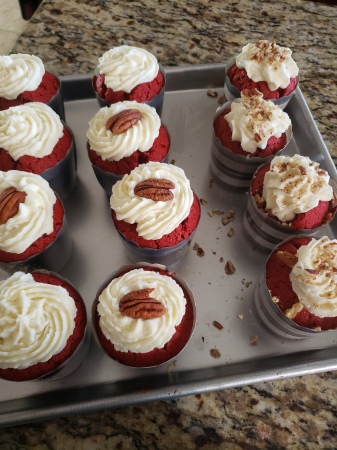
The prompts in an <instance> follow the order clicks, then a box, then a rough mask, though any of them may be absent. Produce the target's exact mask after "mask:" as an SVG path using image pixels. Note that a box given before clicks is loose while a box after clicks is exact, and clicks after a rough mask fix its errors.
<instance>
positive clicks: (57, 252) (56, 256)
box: [0, 207, 72, 274]
mask: <svg viewBox="0 0 337 450" xmlns="http://www.w3.org/2000/svg"><path fill="white" fill-rule="evenodd" d="M63 209H64V207H63ZM71 251H72V239H71V236H70V231H69V227H68V223H67V218H66V215H65V210H64V215H63V224H62V227H61V229H60V231H59V232H58V234H57V236H56V238H55V239H54V241H53V242H51V243H50V244H49V245H47V247H45V248H44V249H43V250H42V252H40V253H38V254H37V255H33V256H30V257H29V258H27V259H24V260H21V261H13V262H8V263H6V262H0V268H1V269H3V270H4V271H5V272H7V273H9V274H13V273H14V272H16V271H18V270H21V271H23V272H27V271H32V270H37V269H46V270H50V271H52V272H59V271H61V270H62V269H63V268H64V266H65V265H66V264H67V262H68V260H69V258H70V255H71Z"/></svg>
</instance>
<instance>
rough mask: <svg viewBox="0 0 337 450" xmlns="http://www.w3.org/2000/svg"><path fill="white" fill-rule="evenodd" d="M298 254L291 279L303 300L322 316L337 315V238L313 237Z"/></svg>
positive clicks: (312, 310)
mask: <svg viewBox="0 0 337 450" xmlns="http://www.w3.org/2000/svg"><path fill="white" fill-rule="evenodd" d="M296 256H297V263H296V264H295V265H294V267H293V268H292V270H291V273H290V281H291V284H292V288H293V291H294V292H295V294H296V295H297V297H298V299H299V301H300V302H301V303H302V304H303V305H304V307H305V308H306V309H307V310H308V311H309V312H311V313H312V314H315V315H316V316H318V317H335V316H337V240H336V239H332V240H330V239H329V238H328V237H327V236H324V237H322V238H320V239H311V241H310V242H309V243H308V244H306V245H302V246H301V247H300V248H299V249H298V250H297V254H296Z"/></svg>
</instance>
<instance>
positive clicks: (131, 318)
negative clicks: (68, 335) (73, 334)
mask: <svg viewBox="0 0 337 450" xmlns="http://www.w3.org/2000/svg"><path fill="white" fill-rule="evenodd" d="M195 322H196V312H195V303H194V297H193V294H192V292H191V291H190V289H189V288H188V286H187V285H186V283H185V282H184V281H183V280H182V279H180V278H179V276H178V275H176V274H172V273H170V272H168V271H167V270H166V268H165V267H163V266H159V265H150V264H144V263H140V264H137V265H132V266H131V265H130V266H124V267H121V268H120V269H119V270H118V271H117V272H115V273H114V274H112V275H111V276H109V277H108V279H107V280H106V281H105V282H104V283H103V285H102V286H101V287H100V288H99V290H98V292H97V296H96V299H95V301H94V303H93V307H92V323H93V328H94V331H95V334H96V338H97V341H98V343H99V345H100V346H101V347H102V348H103V350H104V351H105V352H106V353H107V354H108V355H109V357H111V358H112V359H114V360H116V361H118V362H120V363H121V364H124V365H127V366H130V367H154V366H158V365H160V364H164V363H167V362H169V361H170V360H171V359H172V358H175V357H177V355H178V354H179V353H180V352H181V351H182V350H183V349H184V347H185V346H186V344H187V343H188V341H189V340H190V338H191V336H192V333H193V330H194V327H195Z"/></svg>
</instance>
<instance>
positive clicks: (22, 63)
mask: <svg viewBox="0 0 337 450" xmlns="http://www.w3.org/2000/svg"><path fill="white" fill-rule="evenodd" d="M44 73H45V68H44V64H43V62H42V60H41V59H40V58H39V57H37V56H34V55H28V54H24V53H18V54H13V55H8V56H7V55H5V56H0V97H2V98H5V99H7V100H14V99H15V98H17V97H18V95H20V94H21V93H22V92H26V91H35V89H37V88H38V87H39V85H40V83H41V81H42V77H43V75H44Z"/></svg>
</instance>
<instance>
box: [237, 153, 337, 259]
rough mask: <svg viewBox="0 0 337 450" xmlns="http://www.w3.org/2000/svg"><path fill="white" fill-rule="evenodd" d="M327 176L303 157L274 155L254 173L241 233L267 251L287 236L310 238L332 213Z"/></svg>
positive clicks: (331, 192)
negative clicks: (305, 236)
mask: <svg viewBox="0 0 337 450" xmlns="http://www.w3.org/2000/svg"><path fill="white" fill-rule="evenodd" d="M336 198H337V197H336V192H334V189H333V187H332V184H331V180H330V177H329V174H328V173H327V172H326V171H324V170H323V169H321V168H320V166H319V164H318V163H316V162H314V161H311V159H310V158H308V157H307V156H301V155H294V156H292V157H291V156H276V157H275V158H274V159H273V160H272V161H271V163H269V164H265V165H263V166H261V167H259V168H258V169H257V171H256V172H255V174H254V177H253V180H252V183H251V188H250V193H249V196H248V205H247V210H246V213H245V215H244V221H243V225H244V230H245V231H246V232H247V233H248V235H249V236H250V237H251V238H252V239H253V240H254V242H255V243H256V244H257V245H258V246H259V247H261V248H264V249H267V250H271V249H273V248H274V246H275V245H276V244H278V243H279V242H281V241H282V240H283V239H285V238H287V237H288V236H289V235H298V234H306V235H314V234H316V233H317V232H318V231H319V230H320V229H321V227H322V226H323V225H325V224H327V223H329V222H330V221H331V220H332V218H333V217H334V215H335V212H336Z"/></svg>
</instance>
